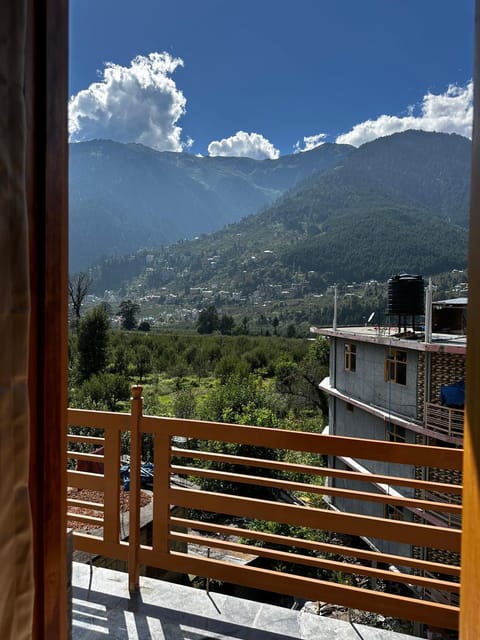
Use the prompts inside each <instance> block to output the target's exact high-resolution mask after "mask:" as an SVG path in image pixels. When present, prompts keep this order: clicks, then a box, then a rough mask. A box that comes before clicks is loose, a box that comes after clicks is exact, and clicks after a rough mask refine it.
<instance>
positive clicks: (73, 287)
mask: <svg viewBox="0 0 480 640" xmlns="http://www.w3.org/2000/svg"><path fill="white" fill-rule="evenodd" d="M92 282H93V280H92V278H91V276H90V275H89V274H88V273H85V271H80V273H77V275H75V276H73V278H70V280H69V281H68V295H69V296H70V301H71V303H72V307H73V313H74V314H75V320H76V323H77V325H78V322H79V320H80V311H81V308H82V304H83V301H84V299H85V297H86V295H87V294H88V290H89V289H90V286H91V284H92Z"/></svg>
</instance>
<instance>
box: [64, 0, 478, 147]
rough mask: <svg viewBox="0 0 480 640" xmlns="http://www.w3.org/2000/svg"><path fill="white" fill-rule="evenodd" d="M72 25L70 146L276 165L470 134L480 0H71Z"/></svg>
mask: <svg viewBox="0 0 480 640" xmlns="http://www.w3.org/2000/svg"><path fill="white" fill-rule="evenodd" d="M70 23H71V27H70V95H71V96H72V97H71V101H70V131H71V140H72V141H75V140H85V139H90V138H93V137H98V138H101V137H108V138H113V139H116V140H119V141H121V142H141V143H143V144H146V145H148V146H152V147H154V148H157V149H160V150H172V151H182V150H184V151H187V152H189V153H194V154H202V155H208V154H210V155H250V156H251V157H258V158H264V157H270V158H271V157H278V155H285V154H288V153H293V152H294V151H299V150H303V149H306V148H311V147H313V146H315V145H316V144H319V143H321V142H323V141H328V142H335V141H338V142H348V143H351V144H355V145H357V146H358V145H359V144H362V143H363V142H366V141H368V140H370V139H373V138H375V137H378V136H380V135H387V134H389V133H393V132H394V131H397V130H404V129H405V128H424V129H429V130H439V131H447V132H450V131H451V132H457V133H460V134H462V135H469V131H470V129H469V127H470V122H471V99H472V87H471V78H472V66H473V0H241V1H240V0H173V1H172V0H170V2H164V1H163V0H135V1H132V0H71V1H70ZM132 61H134V62H133V63H132ZM106 63H110V64H109V66H108V67H105V64H106Z"/></svg>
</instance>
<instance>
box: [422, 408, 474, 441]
mask: <svg viewBox="0 0 480 640" xmlns="http://www.w3.org/2000/svg"><path fill="white" fill-rule="evenodd" d="M464 413H465V412H464V410H463V409H457V408H454V407H446V406H444V405H440V404H435V403H432V402H427V403H426V404H425V427H426V428H427V429H428V430H429V431H433V432H435V433H437V434H438V435H439V437H441V438H442V439H445V440H446V441H447V442H451V443H453V444H456V445H462V443H463V423H464Z"/></svg>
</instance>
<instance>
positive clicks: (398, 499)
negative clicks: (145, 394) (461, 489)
mask: <svg viewBox="0 0 480 640" xmlns="http://www.w3.org/2000/svg"><path fill="white" fill-rule="evenodd" d="M171 469H172V471H173V472H174V473H177V474H179V475H182V474H183V475H185V474H190V475H191V476H197V477H200V478H211V479H214V480H218V481H222V480H223V481H225V480H226V481H228V482H239V483H240V484H249V485H256V486H261V487H272V488H279V489H283V490H284V491H299V492H304V493H317V494H319V495H325V496H337V497H341V498H344V499H351V500H360V501H365V502H379V503H381V504H392V505H397V506H402V507H411V508H415V509H421V510H422V511H440V512H445V513H453V514H455V515H458V516H460V515H461V513H462V507H461V506H459V505H457V504H450V503H448V502H430V501H428V500H419V499H417V498H404V497H403V496H392V495H388V494H386V493H371V492H367V491H354V490H349V489H337V488H336V487H326V486H323V485H315V484H307V483H305V482H293V481H291V480H279V479H277V478H264V477H262V476H251V475H246V474H240V473H225V472H222V471H213V470H210V469H197V468H195V467H181V466H179V465H172V467H171Z"/></svg>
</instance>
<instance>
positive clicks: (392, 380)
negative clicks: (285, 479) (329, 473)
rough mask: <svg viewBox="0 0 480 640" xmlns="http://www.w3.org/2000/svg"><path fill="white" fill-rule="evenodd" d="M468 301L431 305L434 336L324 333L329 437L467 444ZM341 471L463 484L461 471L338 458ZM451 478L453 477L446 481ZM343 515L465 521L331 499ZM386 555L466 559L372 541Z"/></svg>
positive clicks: (369, 330) (383, 487) (367, 330)
mask: <svg viewBox="0 0 480 640" xmlns="http://www.w3.org/2000/svg"><path fill="white" fill-rule="evenodd" d="M466 308H467V300H466V299H465V298H459V299H454V300H444V301H441V302H436V303H434V304H432V305H431V311H432V313H431V315H430V316H428V314H427V321H429V320H428V317H430V318H431V326H432V329H433V330H432V331H429V330H428V328H427V331H426V332H422V333H416V332H414V331H412V330H407V331H405V330H401V331H400V332H396V329H394V328H392V327H389V328H380V327H371V326H362V327H339V328H335V329H334V328H328V329H316V330H315V331H316V332H317V333H319V334H320V335H324V336H328V337H329V339H330V376H329V377H328V378H326V379H324V380H323V381H322V382H321V384H320V387H321V389H322V390H323V391H325V392H326V393H327V394H328V396H329V427H328V429H329V433H330V434H331V435H338V436H354V437H362V438H370V439H375V440H387V441H391V442H399V443H410V444H427V445H433V446H441V447H463V423H464V381H465V356H466V335H465V332H466ZM333 462H334V464H335V467H336V468H338V469H345V470H354V471H363V473H365V474H373V475H379V474H387V473H388V474H390V475H394V476H399V477H407V478H416V479H422V480H432V481H433V480H435V481H439V482H443V481H449V482H454V483H456V484H461V475H460V474H459V473H458V472H455V471H449V472H446V471H444V470H437V469H429V470H427V469H424V468H421V467H417V466H414V465H413V464H412V465H398V464H394V463H385V462H383V463H380V462H376V463H375V462H372V461H369V462H364V461H362V460H358V459H355V458H351V457H337V458H336V459H335V460H334V461H333ZM445 474H447V475H448V477H446V476H445ZM331 482H332V484H333V486H336V487H340V488H352V483H351V482H350V481H348V480H346V479H332V480H331ZM369 491H373V492H379V493H383V494H387V495H392V496H393V497H400V496H405V497H412V498H413V497H416V498H422V497H426V496H422V491H421V490H418V489H415V490H412V489H402V487H399V486H393V485H390V484H386V483H382V482H379V481H378V480H376V479H375V478H374V479H372V483H371V485H369ZM435 497H436V500H437V501H439V502H453V503H457V504H460V497H459V496H452V495H451V494H441V493H439V494H438V495H436V496H435ZM331 506H332V508H334V509H339V510H342V511H349V512H356V513H361V514H363V515H370V516H379V517H388V518H391V519H395V520H408V521H413V522H419V523H427V522H428V523H429V524H433V525H438V526H441V527H455V528H459V527H460V520H459V518H458V517H457V516H448V515H446V514H439V513H435V512H432V511H422V510H419V509H417V508H411V509H408V508H406V507H398V506H395V504H393V503H392V504H391V505H383V504H379V503H375V502H370V503H368V502H365V501H362V504H361V505H360V503H359V502H355V501H352V500H351V499H343V498H334V497H332V498H331ZM369 542H370V544H372V545H374V546H378V547H379V548H380V549H381V550H382V551H383V552H385V553H404V554H408V555H412V556H413V557H418V558H422V559H426V560H433V559H435V560H437V561H441V562H446V563H450V562H457V563H458V557H453V556H454V555H455V554H453V555H452V557H450V556H448V555H445V554H441V553H440V552H438V551H437V550H434V549H433V550H432V549H425V548H420V547H416V546H413V545H412V546H410V547H409V548H407V545H405V544H403V545H401V544H399V543H396V542H394V541H390V542H388V541H379V540H370V541H369Z"/></svg>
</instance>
